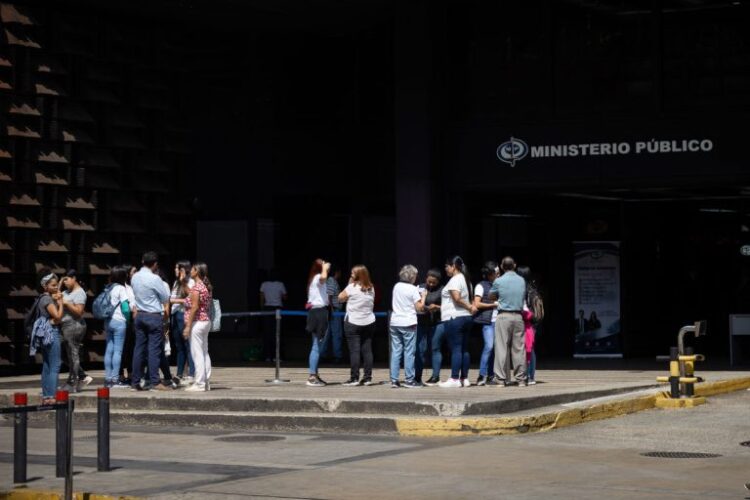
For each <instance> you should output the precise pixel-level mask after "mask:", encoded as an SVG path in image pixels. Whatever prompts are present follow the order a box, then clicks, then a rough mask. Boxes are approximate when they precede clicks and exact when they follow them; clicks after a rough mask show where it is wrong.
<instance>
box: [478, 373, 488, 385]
mask: <svg viewBox="0 0 750 500" xmlns="http://www.w3.org/2000/svg"><path fill="white" fill-rule="evenodd" d="M486 383H487V377H485V376H484V375H480V376H478V377H477V387H482V386H483V385H485V384H486Z"/></svg>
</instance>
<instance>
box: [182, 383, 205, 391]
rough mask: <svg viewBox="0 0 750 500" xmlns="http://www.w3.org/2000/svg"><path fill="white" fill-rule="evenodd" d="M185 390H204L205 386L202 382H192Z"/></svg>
mask: <svg viewBox="0 0 750 500" xmlns="http://www.w3.org/2000/svg"><path fill="white" fill-rule="evenodd" d="M185 392H206V386H205V385H203V384H193V385H191V386H190V387H188V388H186V389H185Z"/></svg>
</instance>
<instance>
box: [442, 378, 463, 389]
mask: <svg viewBox="0 0 750 500" xmlns="http://www.w3.org/2000/svg"><path fill="white" fill-rule="evenodd" d="M438 386H440V387H442V388H444V389H451V388H455V387H462V386H463V384H462V383H461V381H460V380H458V379H457V378H449V379H448V380H446V381H445V382H440V383H439V384H438Z"/></svg>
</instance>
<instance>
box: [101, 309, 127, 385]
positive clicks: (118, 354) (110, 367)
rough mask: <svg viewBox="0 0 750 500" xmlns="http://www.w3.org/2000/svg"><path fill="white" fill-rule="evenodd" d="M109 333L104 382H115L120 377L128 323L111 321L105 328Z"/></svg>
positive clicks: (105, 352)
mask: <svg viewBox="0 0 750 500" xmlns="http://www.w3.org/2000/svg"><path fill="white" fill-rule="evenodd" d="M104 328H105V331H106V332H107V348H106V350H105V351H104V380H106V381H110V382H115V381H117V379H118V377H119V376H120V362H121V361H122V348H123V346H124V345H125V332H126V331H127V329H128V323H127V322H126V321H120V320H109V321H108V322H107V323H106V325H105V326H104Z"/></svg>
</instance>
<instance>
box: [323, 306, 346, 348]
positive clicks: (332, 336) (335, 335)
mask: <svg viewBox="0 0 750 500" xmlns="http://www.w3.org/2000/svg"><path fill="white" fill-rule="evenodd" d="M333 312H341V311H340V310H339V309H334V310H333ZM343 325H344V318H343V317H339V316H331V321H329V322H328V332H327V333H328V334H327V335H326V343H325V345H324V346H323V354H325V353H327V352H328V346H329V345H331V346H332V351H331V353H332V354H333V358H334V359H335V360H340V359H342V358H343V357H344V352H343V349H342V347H343V342H342V340H343V339H342V332H343Z"/></svg>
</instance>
